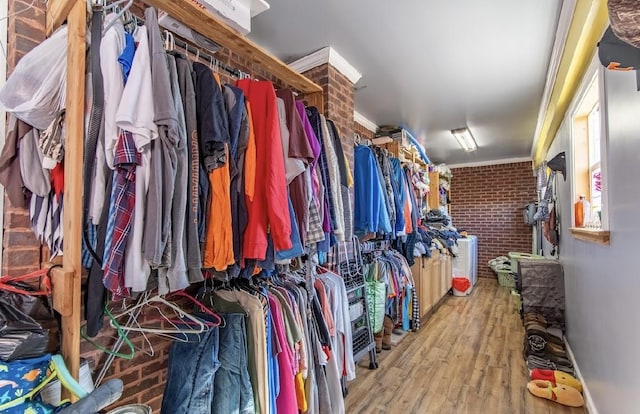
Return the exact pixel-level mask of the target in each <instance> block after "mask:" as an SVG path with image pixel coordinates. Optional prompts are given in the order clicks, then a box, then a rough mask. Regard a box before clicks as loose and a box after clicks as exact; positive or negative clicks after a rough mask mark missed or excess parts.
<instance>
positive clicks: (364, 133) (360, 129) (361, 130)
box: [353, 122, 375, 139]
mask: <svg viewBox="0 0 640 414" xmlns="http://www.w3.org/2000/svg"><path fill="white" fill-rule="evenodd" d="M353 131H354V132H356V133H358V134H360V137H362V138H366V139H373V137H374V136H375V134H374V133H373V131H370V130H369V129H367V128H366V127H364V126H362V125H360V124H359V123H357V122H355V123H354V124H353Z"/></svg>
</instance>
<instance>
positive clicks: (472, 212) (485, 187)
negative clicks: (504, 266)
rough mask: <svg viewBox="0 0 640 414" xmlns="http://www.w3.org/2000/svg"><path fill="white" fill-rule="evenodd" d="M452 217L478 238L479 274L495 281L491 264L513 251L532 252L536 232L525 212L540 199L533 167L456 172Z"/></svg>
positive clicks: (460, 226) (494, 167) (527, 165)
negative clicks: (537, 197)
mask: <svg viewBox="0 0 640 414" xmlns="http://www.w3.org/2000/svg"><path fill="white" fill-rule="evenodd" d="M452 172H453V179H452V181H451V217H452V218H453V223H454V225H455V226H456V227H457V228H458V229H465V230H468V231H469V233H471V234H474V235H476V236H478V274H479V276H484V277H494V274H493V272H492V271H491V269H490V268H489V267H488V266H487V262H488V261H489V260H491V259H493V258H495V257H497V256H501V255H506V254H507V253H508V252H510V251H517V252H531V237H532V228H531V227H530V226H527V225H525V224H524V221H523V218H522V208H523V207H524V205H525V204H527V203H529V202H531V201H533V200H535V199H536V179H535V177H534V176H533V173H532V169H531V163H530V162H521V163H515V164H502V165H491V166H484V167H469V168H456V169H453V171H452Z"/></svg>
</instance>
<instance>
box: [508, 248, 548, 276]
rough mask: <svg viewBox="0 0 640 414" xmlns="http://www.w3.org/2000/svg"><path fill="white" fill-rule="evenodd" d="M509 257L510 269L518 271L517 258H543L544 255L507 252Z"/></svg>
mask: <svg viewBox="0 0 640 414" xmlns="http://www.w3.org/2000/svg"><path fill="white" fill-rule="evenodd" d="M509 259H511V270H513V271H514V272H517V271H518V260H520V259H544V257H542V256H539V255H537V254H531V253H520V252H509Z"/></svg>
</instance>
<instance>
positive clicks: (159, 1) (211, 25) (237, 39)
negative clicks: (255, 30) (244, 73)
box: [144, 0, 322, 110]
mask: <svg viewBox="0 0 640 414" xmlns="http://www.w3.org/2000/svg"><path fill="white" fill-rule="evenodd" d="M144 2H145V3H147V4H148V5H150V6H153V7H157V8H158V9H160V10H164V11H165V12H167V13H169V15H171V16H172V17H173V18H175V19H176V20H178V21H180V22H182V23H184V24H186V25H187V26H188V27H190V28H192V29H193V30H195V31H197V32H198V33H200V34H202V35H203V36H205V37H207V38H209V39H211V40H213V41H214V42H216V43H217V44H219V45H220V46H222V47H224V48H226V49H229V50H231V51H233V52H234V53H237V54H239V55H240V56H244V57H247V58H249V59H251V60H252V61H253V62H255V63H257V64H259V65H260V66H262V67H263V68H264V69H265V70H266V71H267V72H269V73H271V74H272V75H274V76H275V77H277V78H278V79H279V80H280V81H281V82H282V83H283V84H284V85H285V86H287V87H290V88H292V89H295V90H296V91H298V92H302V93H303V94H311V93H314V92H322V87H320V85H318V84H316V83H314V82H312V81H311V80H309V79H308V78H307V77H305V76H303V75H301V74H299V73H298V72H296V71H294V70H293V69H291V68H290V67H289V66H288V65H286V64H285V63H283V62H282V61H281V60H280V59H278V58H276V57H275V56H273V55H272V54H271V53H269V52H267V51H266V50H265V49H263V48H262V47H260V46H258V45H257V44H256V43H254V42H252V41H251V40H249V39H248V38H246V37H244V36H242V35H241V34H240V33H238V32H237V31H235V30H233V29H231V28H230V27H229V26H227V25H226V24H225V23H223V22H222V21H221V20H219V19H217V18H216V17H214V16H213V15H212V14H211V13H209V12H208V11H206V10H203V9H202V8H201V7H198V5H197V4H196V3H195V2H191V1H175V0H144ZM318 109H319V110H321V108H318Z"/></svg>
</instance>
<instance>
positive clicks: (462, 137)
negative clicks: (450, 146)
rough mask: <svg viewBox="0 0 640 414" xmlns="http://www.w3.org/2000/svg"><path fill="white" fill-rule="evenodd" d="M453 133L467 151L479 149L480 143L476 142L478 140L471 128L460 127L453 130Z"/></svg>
mask: <svg viewBox="0 0 640 414" xmlns="http://www.w3.org/2000/svg"><path fill="white" fill-rule="evenodd" d="M451 134H453V136H454V137H455V138H456V141H458V145H460V147H462V149H463V150H465V151H467V152H472V151H475V150H477V149H478V144H476V140H475V139H474V138H473V135H471V131H469V128H458V129H453V130H451Z"/></svg>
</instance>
